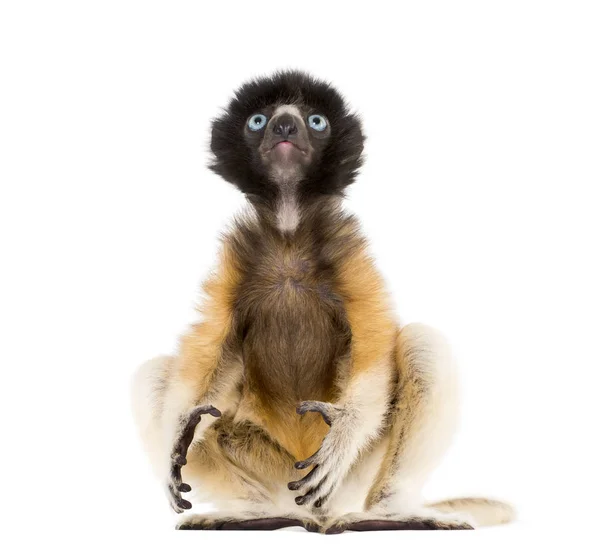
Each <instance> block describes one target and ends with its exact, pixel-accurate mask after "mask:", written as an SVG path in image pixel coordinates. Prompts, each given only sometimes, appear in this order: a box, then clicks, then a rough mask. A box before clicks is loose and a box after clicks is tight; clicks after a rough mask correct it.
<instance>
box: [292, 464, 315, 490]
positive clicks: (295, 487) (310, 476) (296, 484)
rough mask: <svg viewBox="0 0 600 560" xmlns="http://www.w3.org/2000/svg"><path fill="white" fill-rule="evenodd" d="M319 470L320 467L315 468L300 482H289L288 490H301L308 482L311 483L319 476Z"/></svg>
mask: <svg viewBox="0 0 600 560" xmlns="http://www.w3.org/2000/svg"><path fill="white" fill-rule="evenodd" d="M318 468H319V465H317V466H315V468H314V469H313V470H312V471H310V472H309V473H308V474H307V475H306V476H305V477H304V478H301V479H300V480H294V481H292V482H289V483H288V488H289V489H290V490H298V489H300V488H301V487H302V486H304V485H305V484H306V483H307V482H310V481H311V480H312V479H313V478H314V477H315V476H316V475H317V472H318V471H317V469H318Z"/></svg>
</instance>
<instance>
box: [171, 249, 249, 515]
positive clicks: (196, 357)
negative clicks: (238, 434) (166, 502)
mask: <svg viewBox="0 0 600 560" xmlns="http://www.w3.org/2000/svg"><path fill="white" fill-rule="evenodd" d="M239 276H240V275H239V272H238V270H237V267H236V265H235V259H234V256H233V252H232V250H231V248H230V247H229V246H228V245H227V243H225V244H224V245H223V248H222V252H221V255H220V262H219V265H218V268H217V271H216V272H215V273H214V274H213V275H212V276H210V277H209V278H208V280H207V281H205V282H204V284H203V292H204V295H205V298H204V301H203V304H202V306H201V309H200V311H201V313H202V321H201V322H200V323H197V324H194V325H192V326H191V328H190V331H189V332H188V333H187V334H185V335H184V336H183V337H182V338H181V341H180V346H179V352H178V356H177V359H176V361H175V364H174V368H173V372H172V378H171V382H170V384H169V387H168V389H167V394H166V398H165V401H164V407H163V411H162V419H163V427H164V431H163V435H164V438H165V448H166V449H168V450H169V455H168V457H166V458H165V459H166V460H167V471H168V472H167V473H166V476H167V487H168V495H169V498H170V501H171V506H172V507H173V509H174V510H175V511H176V512H178V513H181V511H182V510H183V509H189V508H190V507H191V504H190V502H188V501H187V500H184V499H183V498H182V497H181V492H182V491H183V492H189V491H190V489H191V488H190V487H189V485H187V484H184V483H182V480H181V467H182V466H183V465H185V464H186V462H187V460H186V454H187V450H188V448H189V446H190V444H191V443H192V441H193V440H194V439H195V440H199V439H201V437H202V434H203V433H204V432H205V430H206V428H207V427H208V426H210V424H211V423H212V422H213V421H214V419H215V418H217V417H219V416H221V413H222V412H226V411H227V410H228V409H229V408H231V407H232V406H233V405H234V399H235V386H236V384H237V382H238V381H239V379H240V378H241V370H242V367H241V357H240V356H241V354H240V352H239V348H238V344H237V341H236V336H235V332H234V330H235V326H234V313H233V303H234V300H235V293H236V289H237V287H238V285H239ZM203 416H205V418H204V419H203V420H202V417H203ZM201 420H202V421H201Z"/></svg>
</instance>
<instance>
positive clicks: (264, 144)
mask: <svg viewBox="0 0 600 560" xmlns="http://www.w3.org/2000/svg"><path fill="white" fill-rule="evenodd" d="M244 133H245V134H244V137H245V141H246V143H247V144H248V146H249V147H250V149H251V150H253V151H256V152H258V154H259V157H260V161H261V163H262V165H264V167H265V174H266V175H267V176H268V177H270V178H271V179H272V180H273V181H274V182H275V183H276V184H278V185H280V186H285V185H290V184H297V183H298V182H299V181H300V180H301V179H303V178H304V176H305V175H306V172H307V170H308V169H309V168H310V166H311V164H313V163H314V162H317V161H319V160H320V159H321V155H322V153H323V151H324V148H325V147H326V145H327V142H328V141H329V137H330V135H331V129H330V126H329V123H328V121H327V117H326V116H325V115H322V114H320V113H318V112H316V111H315V109H313V108H311V107H307V106H298V105H296V104H283V105H273V106H270V107H265V108H264V109H262V110H261V111H260V112H258V113H254V114H253V115H250V117H249V118H248V122H247V124H246V127H245V129H244Z"/></svg>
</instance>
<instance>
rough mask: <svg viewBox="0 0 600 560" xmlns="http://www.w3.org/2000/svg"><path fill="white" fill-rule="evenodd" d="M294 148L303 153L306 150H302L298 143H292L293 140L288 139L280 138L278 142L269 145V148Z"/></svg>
mask: <svg viewBox="0 0 600 560" xmlns="http://www.w3.org/2000/svg"><path fill="white" fill-rule="evenodd" d="M294 148H295V149H296V150H299V151H300V152H302V153H303V154H306V150H303V149H302V148H301V147H300V146H298V144H294V142H290V141H289V140H281V141H280V142H275V144H273V146H271V150H275V149H277V150H285V151H287V150H292V149H294Z"/></svg>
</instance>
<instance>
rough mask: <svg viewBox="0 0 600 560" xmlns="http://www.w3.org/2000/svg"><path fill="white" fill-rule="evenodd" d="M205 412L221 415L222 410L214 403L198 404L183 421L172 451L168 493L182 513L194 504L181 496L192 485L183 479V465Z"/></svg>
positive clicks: (172, 505) (174, 507)
mask: <svg viewBox="0 0 600 560" xmlns="http://www.w3.org/2000/svg"><path fill="white" fill-rule="evenodd" d="M204 414H210V415H211V416H215V417H217V418H218V417H219V416H221V412H220V411H219V410H217V409H216V408H215V407H214V406H212V405H206V406H197V407H195V408H193V409H192V410H191V411H190V413H189V414H188V415H187V417H186V418H184V419H183V421H182V429H181V432H180V433H179V435H178V437H177V438H176V440H175V445H174V446H173V451H172V452H171V465H170V471H169V480H168V482H167V494H168V496H169V502H170V503H171V507H172V508H173V510H174V511H175V513H182V512H183V511H184V510H186V509H191V507H192V504H191V503H190V502H188V501H187V500H184V499H183V498H182V497H181V492H189V491H190V490H191V489H192V487H191V486H190V485H189V484H186V483H185V482H182V481H181V467H182V466H184V465H185V464H186V463H187V458H186V456H187V452H188V449H189V447H190V444H191V443H192V440H193V439H194V431H195V430H196V426H197V425H198V424H199V423H200V420H201V419H202V416H203V415H204Z"/></svg>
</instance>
